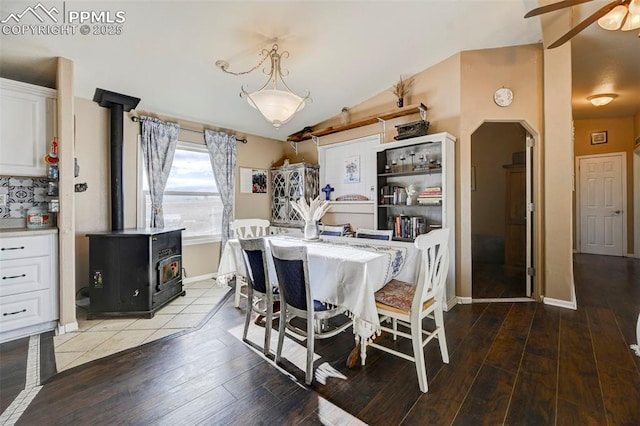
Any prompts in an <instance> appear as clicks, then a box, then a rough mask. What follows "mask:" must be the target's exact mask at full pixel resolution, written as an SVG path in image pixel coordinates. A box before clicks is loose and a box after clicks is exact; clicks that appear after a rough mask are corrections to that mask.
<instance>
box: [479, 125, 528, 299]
mask: <svg viewBox="0 0 640 426" xmlns="http://www.w3.org/2000/svg"><path fill="white" fill-rule="evenodd" d="M532 141H533V139H532V137H531V135H530V134H529V132H528V131H527V129H525V128H524V126H523V125H522V124H521V123H519V122H485V123H483V124H482V125H481V126H480V127H479V128H478V129H476V131H475V132H474V133H473V134H472V135H471V167H472V168H471V254H472V256H471V259H472V299H473V301H488V300H489V301H493V300H505V301H514V300H515V301H518V300H522V301H530V300H533V299H531V296H532V279H531V278H532V277H531V275H532V274H533V268H531V265H532V253H533V251H532V250H531V248H532V223H533V221H532V214H533V211H532V210H533V204H532V203H531V196H532V195H531V194H532V182H533V179H532V170H533V168H532V155H531V149H532V145H533V142H532Z"/></svg>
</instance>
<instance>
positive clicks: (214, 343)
mask: <svg viewBox="0 0 640 426" xmlns="http://www.w3.org/2000/svg"><path fill="white" fill-rule="evenodd" d="M575 281H576V292H577V299H578V310H576V311H573V310H567V309H561V308H556V307H552V306H547V305H544V304H538V303H521V304H514V303H491V304H473V305H457V306H456V307H454V309H452V310H451V311H450V312H447V313H445V325H446V332H447V342H448V347H449V354H450V364H448V365H443V364H442V361H441V359H440V353H439V350H438V347H437V346H438V345H437V344H436V345H429V346H428V347H427V349H426V351H425V354H426V360H427V370H428V371H427V374H428V381H429V392H428V393H427V394H422V393H421V392H420V391H419V389H418V382H417V378H416V373H415V368H414V365H413V364H412V363H410V362H408V361H405V360H402V359H400V358H397V357H394V356H392V355H389V354H386V353H383V352H381V351H378V350H375V349H369V350H368V357H367V365H366V366H365V367H359V366H358V367H356V368H353V369H348V368H346V366H345V359H346V356H347V354H348V353H349V351H350V350H351V349H352V347H353V343H354V341H353V335H352V334H351V332H349V331H348V332H346V333H343V334H341V335H339V336H337V337H336V338H334V339H329V340H326V341H319V342H318V343H317V345H316V353H317V355H318V356H319V359H318V360H317V361H316V363H315V366H316V378H315V380H314V382H313V384H312V385H311V387H306V386H304V385H302V383H304V371H303V369H301V368H299V367H297V366H296V365H295V364H294V363H292V361H289V359H293V355H291V356H289V357H287V354H285V357H287V359H285V360H284V363H283V364H282V365H281V366H280V367H276V366H275V365H274V364H273V357H271V358H270V359H267V358H265V357H264V356H262V355H261V354H259V353H258V351H256V350H255V348H252V347H250V346H249V345H247V344H245V343H243V342H242V341H240V340H239V338H238V336H239V335H240V333H241V327H242V322H243V318H244V310H239V309H235V308H233V306H232V300H231V299H228V300H227V302H226V303H225V304H224V305H223V306H222V307H221V309H220V310H219V311H218V312H217V313H216V314H215V315H214V316H213V317H212V318H211V320H210V321H209V322H207V323H206V324H205V325H203V326H202V327H201V328H200V329H199V330H197V331H193V332H191V333H187V334H182V335H178V336H175V337H169V338H166V339H163V340H160V341H156V342H152V343H149V344H147V345H144V346H141V347H138V348H136V349H132V350H128V351H126V352H124V353H119V354H114V355H112V356H109V357H107V358H104V359H100V360H97V361H94V362H92V363H89V364H85V365H83V366H80V367H78V368H75V369H72V370H69V371H65V372H63V373H61V374H58V375H56V376H54V377H53V378H52V379H51V380H49V381H48V382H47V383H46V384H45V385H44V387H43V389H42V390H41V391H40V393H39V394H38V395H37V396H36V398H35V399H34V400H33V402H32V403H31V405H30V406H29V408H28V409H27V410H26V411H25V413H24V414H23V416H22V417H21V419H20V421H19V422H18V424H25V425H32V424H61V425H62V424H64V425H68V424H154V425H155V424H167V425H177V424H189V425H191V424H225V425H226V424H238V425H248V424H278V425H280V424H341V425H342V424H357V423H359V422H365V423H368V424H373V425H396V424H407V425H414V424H415V425H423V424H435V425H441V424H456V425H470V424H471V425H478V424H492V425H493V424H533V425H569V424H580V425H582V424H594V425H595V424H597V425H623V424H629V425H630V424H639V423H640V358H638V357H636V356H635V355H634V354H633V352H632V351H631V350H630V349H629V345H630V344H633V343H636V336H635V330H636V320H637V317H638V313H639V312H640V261H639V260H633V259H626V258H615V257H604V256H590V255H577V256H576V257H575ZM252 329H253V330H254V332H257V333H258V335H260V334H259V333H261V332H262V331H263V330H261V329H258V328H257V327H256V326H254V325H252ZM383 338H385V339H387V337H386V336H383ZM256 341H257V342H260V339H256ZM407 343H408V342H407ZM398 346H399V347H402V348H405V349H408V347H409V345H407V344H405V343H399V344H398ZM282 370H284V371H282ZM3 374H4V373H3ZM3 380H4V377H3Z"/></svg>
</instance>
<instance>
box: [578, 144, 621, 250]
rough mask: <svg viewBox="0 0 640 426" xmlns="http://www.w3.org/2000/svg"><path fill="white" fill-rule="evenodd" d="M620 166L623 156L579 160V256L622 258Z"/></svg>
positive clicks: (615, 155)
mask: <svg viewBox="0 0 640 426" xmlns="http://www.w3.org/2000/svg"><path fill="white" fill-rule="evenodd" d="M623 164H624V163H623V155H622V154H610V155H600V156H589V157H581V158H580V159H579V163H578V167H579V169H578V172H579V175H580V187H579V191H580V192H579V196H580V216H579V217H580V251H581V252H582V253H590V254H605V255H610V256H622V255H623V254H624V251H623V249H624V244H623V236H624V234H623V232H624V222H623V216H624V215H623V200H624V197H625V194H624V188H623Z"/></svg>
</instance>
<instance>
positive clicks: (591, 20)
mask: <svg viewBox="0 0 640 426" xmlns="http://www.w3.org/2000/svg"><path fill="white" fill-rule="evenodd" d="M623 3H624V1H620V0H614V1H612V2H611V3H609V4H606V5H604V6H602V7H601V8H600V9H598V10H597V11H596V12H594V13H593V14H592V15H591V16H589V17H588V18H587V19H585V20H584V21H582V22H580V23H579V24H578V25H576V26H575V27H573V28H571V30H569V31H568V32H567V33H566V34H565V35H563V36H562V37H560V38H559V39H558V40H556V41H554V42H553V43H551V44H550V45H549V47H547V49H554V48H556V47H558V46H561V45H563V44H565V43H566V42H567V41H569V40H571V39H572V38H573V37H574V36H576V35H577V34H578V33H579V32H580V31H582V30H584V29H585V28H587V27H588V26H589V25H591V24H593V23H594V22H596V21H597V20H598V19H600V18H602V17H603V16H604V15H606V14H607V13H609V12H610V11H611V9H613V8H614V7H616V6H618V5H619V4H623Z"/></svg>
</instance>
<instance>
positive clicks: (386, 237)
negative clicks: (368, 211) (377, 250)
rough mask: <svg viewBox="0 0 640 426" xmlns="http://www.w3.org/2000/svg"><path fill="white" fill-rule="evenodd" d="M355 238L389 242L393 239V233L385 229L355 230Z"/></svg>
mask: <svg viewBox="0 0 640 426" xmlns="http://www.w3.org/2000/svg"><path fill="white" fill-rule="evenodd" d="M356 238H368V239H370V240H383V241H391V239H392V238H393V231H392V230H386V229H365V228H358V229H356Z"/></svg>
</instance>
